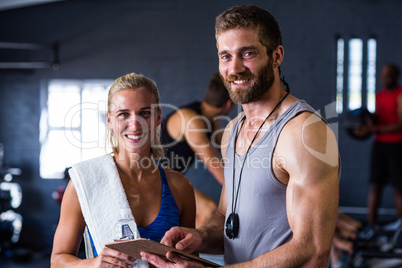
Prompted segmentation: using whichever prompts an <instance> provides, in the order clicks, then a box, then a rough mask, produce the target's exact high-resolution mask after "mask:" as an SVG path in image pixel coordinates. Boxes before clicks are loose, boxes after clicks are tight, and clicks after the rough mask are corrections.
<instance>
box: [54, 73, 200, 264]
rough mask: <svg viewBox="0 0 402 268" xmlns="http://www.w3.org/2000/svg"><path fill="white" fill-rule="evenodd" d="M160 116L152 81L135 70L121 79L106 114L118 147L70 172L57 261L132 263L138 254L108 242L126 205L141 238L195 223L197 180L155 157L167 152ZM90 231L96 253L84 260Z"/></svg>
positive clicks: (158, 237)
mask: <svg viewBox="0 0 402 268" xmlns="http://www.w3.org/2000/svg"><path fill="white" fill-rule="evenodd" d="M160 121H161V110H160V107H159V93H158V89H157V87H156V85H155V84H154V82H153V81H152V80H150V79H148V78H146V77H144V76H142V75H138V74H135V73H131V74H127V75H124V76H122V77H120V78H118V79H117V80H116V81H115V82H114V84H113V85H112V86H111V88H110V90H109V94H108V112H107V126H108V135H107V136H108V137H109V140H110V144H111V146H112V149H113V153H112V154H106V155H104V156H101V157H98V158H95V159H91V160H88V161H84V162H81V163H78V164H75V165H73V166H72V168H71V169H70V170H69V174H70V176H71V181H70V182H69V183H68V186H67V188H66V191H65V193H64V196H63V200H62V204H61V213H60V221H59V224H58V226H57V230H56V233H55V236H54V243H53V250H52V255H51V265H52V267H112V266H113V265H114V266H113V267H117V266H118V267H132V265H131V264H128V263H126V261H127V262H133V261H134V259H133V258H132V257H130V256H128V255H126V254H123V253H120V252H118V251H115V250H112V249H110V248H107V247H105V244H107V243H109V242H113V240H114V234H115V224H116V222H117V221H118V220H119V219H120V214H119V211H120V209H122V208H123V209H124V208H129V209H131V212H132V215H133V216H134V219H135V223H136V226H137V228H138V230H131V231H132V232H133V234H134V236H135V238H138V237H142V238H148V239H152V240H156V241H158V242H159V241H160V240H161V238H162V237H163V235H164V234H165V232H166V231H167V230H169V229H170V228H171V227H173V226H185V227H194V226H195V199H194V192H193V187H192V185H191V183H190V182H189V181H188V180H187V178H185V177H184V176H183V175H182V174H181V173H180V172H176V171H173V170H171V169H169V168H164V167H163V166H162V165H160V164H159V163H158V162H157V161H156V160H157V159H160V158H161V157H162V156H163V150H162V148H161V146H160V142H159V140H158V131H159V127H160ZM84 231H85V234H86V235H87V237H89V239H87V240H85V242H88V243H89V244H90V245H89V247H90V248H92V254H93V255H94V257H93V258H87V259H79V258H77V253H78V249H79V246H80V243H81V240H82V236H83V233H84ZM138 234H139V235H138ZM87 246H88V245H87ZM90 255H91V254H87V256H90ZM138 261H141V260H138ZM141 262H142V261H141ZM142 264H144V263H142ZM145 265H146V266H147V264H146V263H145ZM140 267H143V266H140Z"/></svg>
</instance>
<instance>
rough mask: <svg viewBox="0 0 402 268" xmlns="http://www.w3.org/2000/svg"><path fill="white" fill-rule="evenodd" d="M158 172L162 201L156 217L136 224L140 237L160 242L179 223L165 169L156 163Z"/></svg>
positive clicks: (176, 208) (92, 244)
mask: <svg viewBox="0 0 402 268" xmlns="http://www.w3.org/2000/svg"><path fill="white" fill-rule="evenodd" d="M158 167H159V172H160V174H161V179H162V201H161V207H160V209H159V214H158V216H157V217H156V219H155V220H154V221H153V222H152V223H151V224H149V225H148V226H145V227H141V226H138V225H137V228H138V231H139V232H140V235H141V238H148V239H151V240H154V241H157V242H160V241H161V239H162V237H163V236H164V235H165V233H166V232H167V231H169V230H170V228H172V227H175V226H179V224H180V213H179V208H178V207H177V204H176V201H175V200H174V197H173V194H172V192H171V191H170V188H169V185H168V182H167V179H166V174H165V171H164V170H163V167H162V166H161V165H160V164H159V163H158ZM88 235H89V238H90V240H91V246H92V250H93V252H94V256H95V257H97V256H98V253H97V252H96V249H95V246H94V242H93V240H92V236H91V233H90V232H89V230H88Z"/></svg>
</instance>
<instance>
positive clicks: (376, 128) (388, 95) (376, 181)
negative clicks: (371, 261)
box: [355, 64, 402, 230]
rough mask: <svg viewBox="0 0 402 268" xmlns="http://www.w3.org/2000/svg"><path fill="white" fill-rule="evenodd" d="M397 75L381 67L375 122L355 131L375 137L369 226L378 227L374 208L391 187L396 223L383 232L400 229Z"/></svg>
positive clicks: (401, 145)
mask: <svg viewBox="0 0 402 268" xmlns="http://www.w3.org/2000/svg"><path fill="white" fill-rule="evenodd" d="M399 74H400V71H399V68H398V66H397V65H395V64H387V65H385V66H384V67H383V68H382V72H381V82H382V84H383V87H384V88H383V89H382V90H380V91H379V92H377V94H376V111H375V113H374V117H375V118H376V122H375V123H374V122H373V121H372V120H371V119H370V118H368V117H367V118H366V121H367V124H366V125H363V126H358V127H356V129H355V134H356V135H358V136H367V134H375V138H374V143H373V146H372V152H371V172H370V174H371V177H370V184H371V186H370V191H369V194H368V219H367V220H368V224H369V226H371V227H375V226H377V225H378V222H377V218H378V208H379V206H380V203H381V198H382V193H383V190H384V187H385V186H386V185H387V183H388V182H391V184H392V188H393V192H394V198H395V207H396V211H397V220H396V221H395V222H392V223H390V224H388V225H386V226H384V227H383V229H384V230H396V229H398V228H399V227H400V226H402V164H401V163H402V87H401V86H400V85H399V84H398V80H399Z"/></svg>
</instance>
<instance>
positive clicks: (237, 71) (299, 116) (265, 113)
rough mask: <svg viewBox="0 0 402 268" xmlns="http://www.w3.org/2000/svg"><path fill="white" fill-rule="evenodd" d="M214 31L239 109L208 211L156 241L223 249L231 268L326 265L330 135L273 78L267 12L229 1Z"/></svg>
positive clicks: (276, 61)
mask: <svg viewBox="0 0 402 268" xmlns="http://www.w3.org/2000/svg"><path fill="white" fill-rule="evenodd" d="M215 30H216V44H217V48H218V57H219V72H220V75H221V77H222V79H223V81H224V83H225V86H226V87H227V89H228V91H229V94H230V96H231V98H232V100H233V101H234V102H236V103H240V104H241V105H242V107H243V111H244V112H242V113H240V114H239V115H238V116H237V117H236V118H235V119H233V121H232V122H231V123H229V124H228V126H227V127H226V130H225V133H224V136H223V139H222V145H224V147H223V148H222V155H223V156H224V157H225V183H224V185H223V189H222V194H221V199H220V203H219V206H218V209H217V211H216V213H215V214H214V216H213V217H212V218H211V219H210V221H209V222H208V224H207V225H205V226H203V227H200V228H198V229H188V228H180V227H173V228H172V229H171V230H170V231H168V232H167V233H166V234H165V236H164V238H163V239H162V241H161V242H162V243H164V244H166V245H169V246H174V247H176V248H177V249H180V250H185V251H188V252H193V251H196V252H205V253H213V254H219V253H223V254H224V261H225V264H233V267H327V266H328V259H329V253H330V249H331V242H332V237H333V234H334V230H335V223H336V217H337V210H338V197H339V178H338V176H339V167H340V163H339V154H338V147H337V143H336V138H335V135H334V134H333V132H332V131H331V130H330V128H329V126H328V125H327V124H326V122H325V121H324V120H323V119H322V118H321V117H319V116H318V115H317V113H316V111H315V110H314V109H313V108H312V107H311V106H309V105H308V104H307V103H306V102H305V101H303V100H300V99H297V98H296V97H294V96H292V95H290V94H289V91H288V90H286V89H285V87H284V86H283V84H282V83H281V79H280V69H279V67H280V65H281V63H282V61H283V59H284V48H283V46H282V43H281V32H280V29H279V25H278V23H277V21H276V20H275V18H274V17H273V16H272V15H271V14H270V13H269V12H267V11H266V10H264V9H261V8H258V7H255V6H241V7H233V8H231V9H229V10H227V11H225V12H223V13H222V14H220V15H219V16H218V17H217V19H216V24H215ZM142 254H143V260H146V261H148V262H150V263H152V264H154V265H155V266H158V267H190V266H191V267H197V264H196V263H194V262H189V261H188V260H186V259H183V258H180V257H179V256H178V255H175V254H173V253H172V252H170V253H168V254H167V256H166V257H167V258H168V259H169V260H170V262H167V261H165V260H163V259H162V258H160V257H158V256H155V255H150V254H148V253H142ZM200 267H202V266H200Z"/></svg>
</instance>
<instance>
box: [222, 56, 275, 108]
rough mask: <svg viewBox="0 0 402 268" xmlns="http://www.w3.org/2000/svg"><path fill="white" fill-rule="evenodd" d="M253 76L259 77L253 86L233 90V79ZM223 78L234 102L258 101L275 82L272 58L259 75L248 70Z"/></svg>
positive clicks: (251, 77) (245, 78) (244, 78)
mask: <svg viewBox="0 0 402 268" xmlns="http://www.w3.org/2000/svg"><path fill="white" fill-rule="evenodd" d="M253 78H257V79H256V80H255V82H254V83H253V84H252V85H251V86H246V87H238V88H236V90H232V84H231V82H232V81H235V80H248V79H253ZM222 80H223V81H224V84H225V86H226V88H227V89H228V91H229V96H230V98H231V99H232V101H233V102H234V103H239V104H246V103H250V102H253V101H256V100H257V99H259V98H260V97H261V96H262V95H264V94H265V93H266V92H267V91H268V90H269V89H270V88H271V87H272V85H273V84H274V81H275V76H274V71H273V69H272V60H270V61H269V62H268V63H267V64H266V65H264V66H263V67H262V68H261V69H260V71H259V72H258V74H257V76H254V75H253V74H252V73H251V72H247V73H244V74H241V75H229V76H228V77H227V78H226V79H222Z"/></svg>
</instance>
